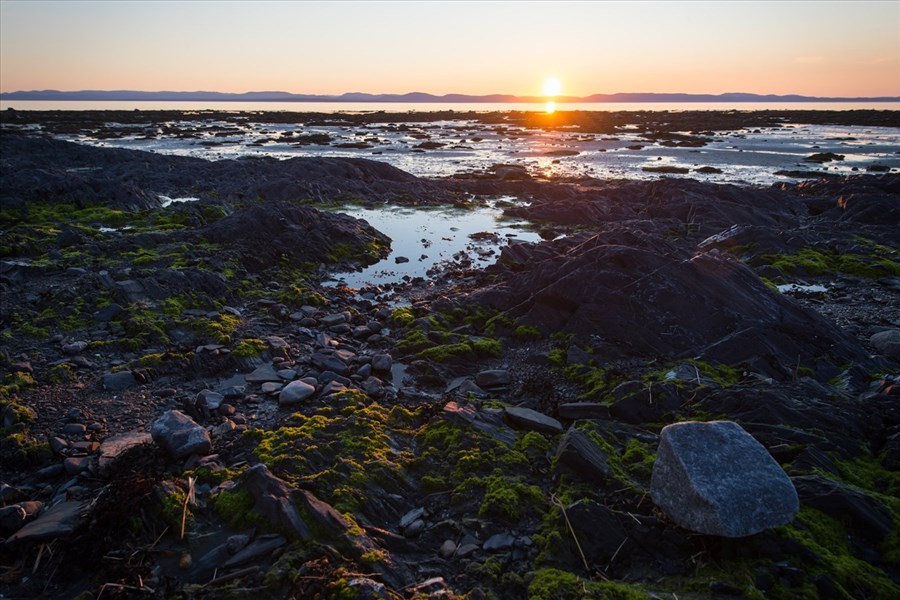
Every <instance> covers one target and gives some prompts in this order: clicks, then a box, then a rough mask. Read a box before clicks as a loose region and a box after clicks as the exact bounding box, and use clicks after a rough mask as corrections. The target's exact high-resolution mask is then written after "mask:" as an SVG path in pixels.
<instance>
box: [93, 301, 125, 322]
mask: <svg viewBox="0 0 900 600" xmlns="http://www.w3.org/2000/svg"><path fill="white" fill-rule="evenodd" d="M123 312H125V309H123V308H122V307H121V306H120V305H119V304H116V303H115V302H113V303H112V304H110V305H109V306H105V307H103V308H101V309H100V310H98V311H97V312H95V313H94V320H95V321H97V322H98V323H108V322H109V321H115V320H116V319H118V317H119V315H121V314H122V313H123Z"/></svg>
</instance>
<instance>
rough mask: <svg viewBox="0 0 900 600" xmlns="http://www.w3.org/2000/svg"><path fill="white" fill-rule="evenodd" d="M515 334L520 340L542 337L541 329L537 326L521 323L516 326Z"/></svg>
mask: <svg viewBox="0 0 900 600" xmlns="http://www.w3.org/2000/svg"><path fill="white" fill-rule="evenodd" d="M513 335H514V336H515V337H517V338H519V339H520V340H539V339H541V337H543V336H542V335H541V330H540V329H538V328H537V327H528V326H527V325H519V326H518V327H516V329H515V331H514V332H513Z"/></svg>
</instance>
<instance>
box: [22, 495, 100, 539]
mask: <svg viewBox="0 0 900 600" xmlns="http://www.w3.org/2000/svg"><path fill="white" fill-rule="evenodd" d="M84 504H85V503H83V502H78V501H75V500H69V501H66V502H60V503H59V504H57V505H55V506H53V507H51V508H50V509H48V510H46V511H45V512H43V513H42V514H41V515H40V516H39V517H38V518H37V519H35V520H34V521H32V522H31V523H28V524H27V525H25V527H23V528H22V529H20V530H19V531H17V532H15V533H14V534H12V535H11V536H9V538H7V540H6V543H7V544H12V543H14V542H43V541H46V540H55V539H57V538H61V537H65V536H67V535H69V534H70V533H72V532H73V531H75V528H76V527H77V526H78V524H79V523H80V522H81V511H82V509H83V508H84Z"/></svg>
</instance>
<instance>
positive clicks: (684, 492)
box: [650, 421, 800, 538]
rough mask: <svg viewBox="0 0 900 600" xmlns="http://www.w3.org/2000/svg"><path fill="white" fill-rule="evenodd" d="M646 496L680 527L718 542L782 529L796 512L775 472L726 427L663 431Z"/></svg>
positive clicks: (714, 424) (681, 426) (747, 440)
mask: <svg viewBox="0 0 900 600" xmlns="http://www.w3.org/2000/svg"><path fill="white" fill-rule="evenodd" d="M650 495H651V497H652V498H653V502H654V503H655V504H656V505H657V506H659V507H660V508H661V509H663V510H664V511H665V512H666V514H668V515H669V517H671V518H672V520H673V521H675V522H676V523H677V524H678V525H680V526H681V527H684V528H685V529H690V530H691V531H696V532H699V533H705V534H708V535H719V536H723V537H735V538H736V537H744V536H748V535H753V534H755V533H759V532H760V531H763V530H765V529H769V528H771V527H779V526H781V525H785V524H787V523H790V522H791V521H792V520H793V519H794V517H796V516H797V513H798V511H799V510H800V502H799V500H798V498H797V490H796V489H795V488H794V484H793V483H792V482H791V480H790V478H789V477H788V476H787V474H786V473H785V472H784V470H783V469H782V468H781V466H780V465H779V464H778V463H777V462H775V459H773V458H772V457H771V455H770V454H769V453H768V451H767V450H766V449H765V448H764V447H763V445H762V444H760V443H759V442H757V441H756V440H755V439H754V438H753V437H752V436H751V435H750V434H749V433H747V432H746V431H744V429H743V428H742V427H741V426H740V425H738V424H737V423H734V422H731V421H711V422H707V423H703V422H686V423H675V424H673V425H668V426H666V427H664V428H663V430H662V432H661V433H660V440H659V451H658V452H657V455H656V463H655V464H654V466H653V474H652V476H651V479H650Z"/></svg>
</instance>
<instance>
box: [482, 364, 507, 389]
mask: <svg viewBox="0 0 900 600" xmlns="http://www.w3.org/2000/svg"><path fill="white" fill-rule="evenodd" d="M510 381H512V378H511V377H510V375H509V371H507V370H506V369H491V370H489V371H481V372H480V373H478V374H477V375H475V383H476V384H477V385H478V386H479V387H483V388H491V387H503V386H507V385H509V383H510Z"/></svg>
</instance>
